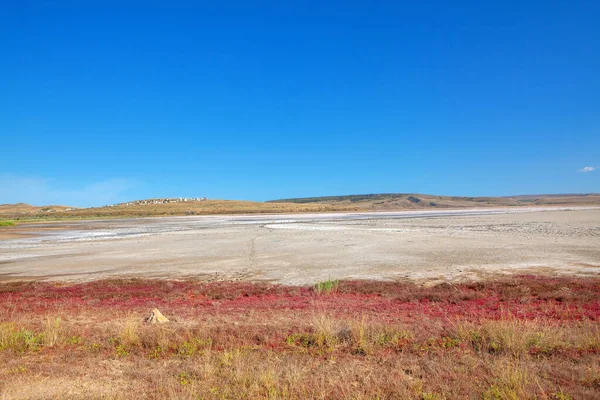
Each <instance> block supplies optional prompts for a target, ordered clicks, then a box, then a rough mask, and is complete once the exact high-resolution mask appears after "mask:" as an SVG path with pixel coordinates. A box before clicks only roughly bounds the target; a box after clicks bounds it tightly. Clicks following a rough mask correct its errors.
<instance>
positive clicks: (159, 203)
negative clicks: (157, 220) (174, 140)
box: [0, 199, 351, 220]
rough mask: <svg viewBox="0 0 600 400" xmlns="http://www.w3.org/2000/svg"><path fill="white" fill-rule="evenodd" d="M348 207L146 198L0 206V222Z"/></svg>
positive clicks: (268, 211)
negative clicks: (73, 204) (80, 204)
mask: <svg viewBox="0 0 600 400" xmlns="http://www.w3.org/2000/svg"><path fill="white" fill-rule="evenodd" d="M349 210H351V207H345V206H331V205H327V204H296V203H263V202H255V201H240V200H196V199H193V200H188V201H180V200H178V199H148V200H136V201H131V202H127V203H121V204H114V205H110V206H104V207H90V208H73V207H65V206H47V207H35V206H30V205H27V204H14V205H11V204H4V205H1V206H0V220H2V219H5V220H6V219H9V220H24V219H62V218H129V217H152V216H175V215H214V214H259V213H305V212H328V211H349Z"/></svg>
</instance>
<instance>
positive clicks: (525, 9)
mask: <svg viewBox="0 0 600 400" xmlns="http://www.w3.org/2000/svg"><path fill="white" fill-rule="evenodd" d="M494 3H495V4H494ZM598 21H600V2H598V1H597V0H593V1H577V0H575V1H560V2H559V1H551V0H550V1H498V2H488V1H480V0H478V1H469V2H466V1H452V2H450V1H445V2H430V1H406V2H403V1H383V0H379V1H344V2H341V1H340V2H327V1H314V2H312V1H294V0H289V1H273V2H264V1H255V2H249V1H235V2H234V1H229V2H228V1H223V2H218V1H211V2H203V1H189V2H183V1H172V2H168V1H143V2H132V1H118V2H113V1H98V2H91V1H25V0H21V1H5V2H2V5H0V139H1V141H0V146H1V149H2V156H1V157H0V203H12V202H18V201H24V202H29V203H33V204H47V203H62V204H72V205H78V206H85V205H99V204H104V203H111V202H117V201H122V200H128V199H136V198H147V197H170V196H207V197H209V198H229V199H250V200H266V199H275V198H282V197H301V196H318V195H336V194H355V193H374V192H420V193H433V194H449V195H510V194H523V193H564V192H600V169H598V170H595V171H593V170H592V169H593V167H600V26H599V23H598ZM584 167H591V168H588V171H589V172H578V170H581V169H583V168H584Z"/></svg>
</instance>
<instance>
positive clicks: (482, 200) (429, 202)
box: [269, 193, 600, 211]
mask: <svg viewBox="0 0 600 400" xmlns="http://www.w3.org/2000/svg"><path fill="white" fill-rule="evenodd" d="M269 202H270V203H296V204H328V205H331V206H353V207H355V208H358V209H360V210H364V211H367V210H404V209H423V208H472V207H518V206H552V205H600V194H550V195H521V196H509V197H465V196H438V195H430V194H418V193H379V194H357V195H346V196H324V197H304V198H291V199H281V200H271V201H269Z"/></svg>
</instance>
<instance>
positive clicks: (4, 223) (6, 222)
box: [0, 221, 17, 226]
mask: <svg viewBox="0 0 600 400" xmlns="http://www.w3.org/2000/svg"><path fill="white" fill-rule="evenodd" d="M15 225H17V223H16V222H15V221H0V226H15Z"/></svg>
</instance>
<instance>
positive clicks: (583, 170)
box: [577, 167, 596, 172]
mask: <svg viewBox="0 0 600 400" xmlns="http://www.w3.org/2000/svg"><path fill="white" fill-rule="evenodd" d="M595 170H596V167H583V168H581V169H578V170H577V172H592V171H595Z"/></svg>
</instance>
